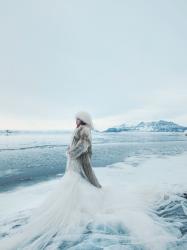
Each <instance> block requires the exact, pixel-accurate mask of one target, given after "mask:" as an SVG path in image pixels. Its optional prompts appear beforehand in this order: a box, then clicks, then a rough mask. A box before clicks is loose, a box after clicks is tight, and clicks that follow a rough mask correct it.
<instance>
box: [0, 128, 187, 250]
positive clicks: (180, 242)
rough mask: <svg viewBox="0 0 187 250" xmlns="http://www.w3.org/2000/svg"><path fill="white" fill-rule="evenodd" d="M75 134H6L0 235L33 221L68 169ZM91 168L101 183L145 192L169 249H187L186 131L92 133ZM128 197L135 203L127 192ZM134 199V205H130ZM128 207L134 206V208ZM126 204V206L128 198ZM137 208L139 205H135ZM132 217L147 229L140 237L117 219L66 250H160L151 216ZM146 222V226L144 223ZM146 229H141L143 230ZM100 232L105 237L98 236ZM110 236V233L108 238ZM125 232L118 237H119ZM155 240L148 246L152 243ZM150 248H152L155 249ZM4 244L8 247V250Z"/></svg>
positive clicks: (0, 161)
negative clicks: (165, 230) (32, 216)
mask: <svg viewBox="0 0 187 250" xmlns="http://www.w3.org/2000/svg"><path fill="white" fill-rule="evenodd" d="M71 134H72V132H60V131H56V132H55V131H53V132H52V131H51V132H19V133H13V134H10V135H3V134H0V237H1V238H2V237H6V236H7V235H8V234H12V233H13V232H14V230H15V228H16V227H19V226H21V225H22V224H24V223H26V222H27V221H28V220H29V216H30V214H31V212H32V209H34V208H36V207H37V206H39V205H40V204H41V203H42V201H43V200H44V199H45V197H47V195H48V194H49V193H50V192H51V191H52V190H53V189H54V188H55V186H56V185H57V184H58V182H59V180H60V178H63V174H64V171H65V168H66V161H67V159H66V155H65V150H66V148H67V145H68V143H69V141H70V137H71ZM92 139H93V155H92V166H93V167H94V171H95V172H96V175H97V176H98V178H99V180H100V182H101V183H102V184H103V185H109V184H111V183H112V184H113V185H114V186H116V185H119V183H120V185H125V186H126V189H127V190H128V191H129V192H128V195H130V196H131V197H136V195H138V196H137V197H139V198H140V197H141V199H144V200H145V201H146V202H148V203H149V206H150V207H151V208H152V209H153V210H154V211H155V218H152V219H153V220H155V223H156V221H157V219H158V218H159V219H160V220H162V221H163V224H164V225H166V224H167V228H168V230H169V232H170V233H171V235H172V236H173V238H172V237H171V240H170V241H168V242H167V244H166V245H165V246H164V248H163V249H168V250H169V249H179V250H182V249H184V250H185V249H187V199H186V198H187V195H186V196H185V193H187V136H185V135H184V134H183V133H167V132H162V133H159V132H157V133H154V132H120V133H115V132H114V133H112V132H110V133H106V132H105V133H104V132H96V131H94V132H92ZM122 202H123V203H125V202H127V203H128V202H129V203H130V202H132V200H131V199H129V197H127V199H126V200H122ZM130 205H132V204H130ZM130 205H129V208H130V207H131V206H130ZM127 208H128V204H127ZM137 214H138V211H137ZM135 217H136V214H135V215H134V217H133V218H130V219H131V221H132V224H133V223H134V224H135V225H134V226H135V227H136V230H139V232H140V231H141V232H142V234H141V237H142V242H144V243H142V242H141V244H139V243H138V239H136V238H134V242H130V241H129V240H126V239H127V237H126V236H127V235H128V234H129V233H131V231H129V230H128V226H127V228H126V229H124V228H120V224H119V225H114V227H113V228H112V229H111V227H110V228H107V227H105V228H104V229H103V228H102V227H100V228H98V229H97V233H95V231H93V230H91V229H90V230H89V233H88V234H87V237H86V238H84V237H83V238H82V240H81V241H79V242H77V244H75V245H73V246H70V245H69V244H67V245H63V247H62V248H61V249H75V250H76V249H88V250H89V249H114V250H115V249H122V250H123V249H125V250H126V249H135V250H138V249H141V250H142V249H150V250H152V249H158V245H157V242H154V237H153V235H151V234H149V233H148V232H149V231H150V230H151V229H150V228H147V227H146V226H145V227H144V226H143V225H144V224H145V225H146V221H144V220H145V218H144V217H142V218H141V223H139V222H138V221H137V225H136V223H135V222H136V218H135ZM140 224H141V225H140ZM139 234H140V233H139ZM97 235H99V236H97ZM108 235H110V237H108ZM119 236H120V237H119ZM149 241H150V242H152V244H151V245H147V244H146V242H149ZM150 246H151V247H150ZM3 250H6V249H3Z"/></svg>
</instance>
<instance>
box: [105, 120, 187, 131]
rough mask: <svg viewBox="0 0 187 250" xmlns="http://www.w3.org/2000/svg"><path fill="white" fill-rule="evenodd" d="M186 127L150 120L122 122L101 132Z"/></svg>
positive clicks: (165, 129)
mask: <svg viewBox="0 0 187 250" xmlns="http://www.w3.org/2000/svg"><path fill="white" fill-rule="evenodd" d="M185 130H187V127H184V126H181V125H178V124H176V123H174V122H171V121H164V120H160V121H152V122H140V123H138V124H137V125H131V126H129V125H127V124H126V123H123V124H121V125H119V126H115V127H111V128H108V129H106V130H104V131H102V132H121V131H145V132H184V131H185Z"/></svg>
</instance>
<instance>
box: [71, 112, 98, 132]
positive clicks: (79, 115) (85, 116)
mask: <svg viewBox="0 0 187 250" xmlns="http://www.w3.org/2000/svg"><path fill="white" fill-rule="evenodd" d="M75 118H78V119H80V120H81V121H83V122H85V123H86V124H87V125H88V126H89V127H90V128H91V129H94V125H93V122H92V118H91V116H90V114H89V113H88V112H85V111H80V112H78V113H76V115H75Z"/></svg>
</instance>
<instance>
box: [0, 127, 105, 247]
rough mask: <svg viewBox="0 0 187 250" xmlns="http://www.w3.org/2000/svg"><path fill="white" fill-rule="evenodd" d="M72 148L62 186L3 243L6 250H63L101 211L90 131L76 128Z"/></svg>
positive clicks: (2, 245)
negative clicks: (63, 245) (67, 242)
mask: <svg viewBox="0 0 187 250" xmlns="http://www.w3.org/2000/svg"><path fill="white" fill-rule="evenodd" d="M68 148H69V150H68V151H66V156H67V165H66V171H65V174H64V176H63V177H62V179H61V181H60V183H59V184H58V186H57V187H56V188H55V190H53V191H52V193H51V194H50V195H49V196H48V197H47V199H46V200H44V202H43V203H42V205H40V207H38V208H36V209H35V211H34V212H33V214H32V216H31V218H30V220H29V222H28V223H27V224H26V225H25V226H22V227H21V228H20V229H19V230H18V231H17V232H15V233H14V234H13V235H11V237H6V238H5V239H4V240H2V241H1V247H2V249H3V250H33V249H34V250H42V249H52V250H54V249H59V247H60V245H62V244H63V242H65V241H76V240H77V239H78V238H79V237H80V235H81V234H82V232H83V231H84V228H85V226H86V225H87V224H88V223H89V222H91V221H92V220H93V219H94V217H95V216H96V215H97V212H99V211H100V208H101V204H102V200H103V198H102V196H103V190H102V188H101V185H100V184H99V182H98V180H97V178H96V176H95V174H94V171H93V170H92V168H91V163H90V156H91V154H92V152H91V137H90V130H89V128H88V127H86V126H85V125H84V126H83V125H81V126H79V127H78V128H76V129H75V131H74V133H73V136H72V140H71V143H70V145H69V147H68Z"/></svg>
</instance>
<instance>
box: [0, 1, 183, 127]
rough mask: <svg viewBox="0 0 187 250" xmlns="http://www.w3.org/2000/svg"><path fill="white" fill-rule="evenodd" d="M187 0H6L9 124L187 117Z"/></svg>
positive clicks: (0, 102)
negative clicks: (82, 115) (87, 117)
mask: <svg viewBox="0 0 187 250" xmlns="http://www.w3.org/2000/svg"><path fill="white" fill-rule="evenodd" d="M186 13H187V2H186V1H185V0H178V1H177V0H175V1H174V0H157V1H151V0H147V1H146V0H145V1H143V0H136V1H135V0H128V1H125V0H116V1H111V0H94V1H89V0H65V1H62V0H58V1H54V0H53V1H52V0H51V1H49V0H42V1H41V0H40V1H39V0H30V1H24V0H17V1H13V0H6V1H0V34H1V39H0V90H1V91H0V129H4V128H10V129H11V128H12V129H15V128H16V129H60V128H70V129H71V128H72V127H73V126H74V124H75V121H74V114H75V113H76V112H77V111H80V110H86V111H88V112H90V114H91V115H92V117H93V120H94V123H95V127H96V128H97V129H104V128H107V127H110V126H112V125H116V124H120V123H123V122H128V123H134V122H137V121H140V120H145V121H150V120H158V119H166V120H173V121H175V122H178V123H181V124H183V125H187V28H186V27H187V15H186Z"/></svg>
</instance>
